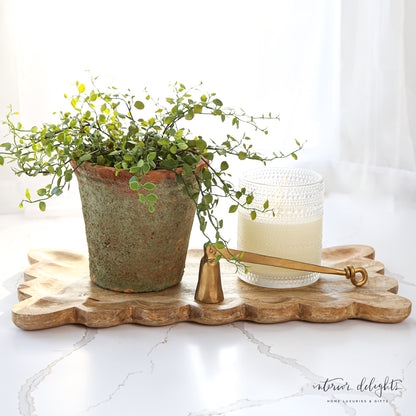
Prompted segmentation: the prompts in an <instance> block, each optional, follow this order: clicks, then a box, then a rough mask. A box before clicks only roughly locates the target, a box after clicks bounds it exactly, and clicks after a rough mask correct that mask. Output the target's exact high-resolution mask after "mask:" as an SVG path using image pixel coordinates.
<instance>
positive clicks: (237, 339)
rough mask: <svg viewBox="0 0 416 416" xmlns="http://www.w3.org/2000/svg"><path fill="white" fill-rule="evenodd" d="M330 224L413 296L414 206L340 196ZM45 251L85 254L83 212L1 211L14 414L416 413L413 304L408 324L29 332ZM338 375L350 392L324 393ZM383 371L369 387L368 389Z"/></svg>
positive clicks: (334, 197)
mask: <svg viewBox="0 0 416 416" xmlns="http://www.w3.org/2000/svg"><path fill="white" fill-rule="evenodd" d="M324 218H325V220H324V246H326V247H328V246H333V245H341V244H368V245H371V246H373V247H374V248H375V250H376V258H377V259H378V260H380V261H382V262H384V263H385V265H386V274H387V275H389V276H392V277H395V278H397V279H398V280H399V294H400V295H402V296H404V297H407V298H408V299H410V300H411V301H412V302H413V304H414V303H415V301H416V277H415V273H414V270H413V264H414V256H415V248H414V241H415V238H414V237H415V235H416V203H412V202H411V201H410V202H408V203H404V202H400V201H397V200H395V199H394V197H392V196H391V197H385V196H383V195H380V196H379V198H371V199H370V198H365V197H364V198H351V197H350V196H349V195H347V194H330V195H328V197H327V199H326V206H325V217H324ZM44 247H55V248H58V247H59V248H68V249H85V237H84V230H83V223H82V218H81V217H79V216H78V217H68V218H58V219H57V218H50V217H48V218H42V217H36V218H28V217H25V216H24V215H18V214H16V215H2V216H0V248H1V249H0V258H1V264H2V269H1V273H0V281H1V286H0V299H1V300H0V302H1V308H0V320H1V325H0V331H1V344H0V351H1V354H0V368H1V373H0V381H1V389H0V403H1V405H0V406H1V414H2V415H5V416H15V415H23V416H35V415H36V416H57V415H59V416H67V415H68V416H77V415H79V416H95V415H99V416H107V415H108V416H110V415H111V416H113V415H123V416H133V415H134V416H137V415H146V416H150V415H169V416H176V415H178V416H179V415H181V416H182V415H183V416H208V415H213V416H215V415H232V416H251V415H253V416H254V415H255V416H261V415H306V414H307V415H320V416H322V415H331V416H336V415H369V416H370V415H377V416H384V415H385V416H387V415H401V416H412V415H413V414H415V413H414V412H415V410H414V409H415V408H416V396H415V394H414V392H415V389H416V348H415V346H416V326H415V312H414V311H413V312H412V314H411V316H410V317H409V318H407V319H406V320H405V321H403V322H402V323H399V324H380V323H373V322H365V321H360V320H349V321H344V322H339V323H333V324H316V323H307V322H288V323H281V324H267V325H260V324H254V323H247V322H238V323H235V324H230V325H222V326H217V327H213V326H203V325H198V324H193V323H181V324H176V325H171V326H166V327H159V328H150V327H143V326H138V325H122V326H118V327H113V328H108V329H98V330H97V329H88V328H85V327H82V326H76V325H68V326H64V327H60V328H54V329H48V330H41V331H23V330H21V329H19V328H17V327H16V326H14V324H13V323H12V321H11V316H10V311H11V308H12V306H13V305H14V304H15V303H17V296H16V288H17V286H18V284H19V283H20V282H21V281H22V279H23V277H22V271H23V269H24V268H25V266H26V265H27V260H26V253H27V251H28V250H29V249H32V248H44ZM333 378H340V379H343V381H342V383H341V381H340V380H338V384H337V385H340V384H342V385H344V389H343V390H341V391H333V390H332V389H329V390H328V391H323V390H322V389H321V390H319V389H318V388H317V385H318V384H320V386H321V387H330V384H329V383H327V384H326V386H325V385H324V382H325V380H327V379H333ZM364 378H365V380H363V379H364ZM372 378H374V380H373V382H372V384H371V387H372V390H373V391H372V392H369V391H368V390H365V385H367V386H368V385H369V384H370V383H371V379H372ZM347 383H348V384H347ZM348 386H349V388H350V390H349V391H347V390H346V389H347V387H348ZM360 390H363V391H360Z"/></svg>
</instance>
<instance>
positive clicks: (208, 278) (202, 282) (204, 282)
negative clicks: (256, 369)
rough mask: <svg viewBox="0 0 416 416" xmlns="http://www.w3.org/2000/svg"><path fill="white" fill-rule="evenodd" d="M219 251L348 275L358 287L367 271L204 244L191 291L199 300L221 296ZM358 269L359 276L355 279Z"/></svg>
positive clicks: (251, 259) (228, 255)
mask: <svg viewBox="0 0 416 416" xmlns="http://www.w3.org/2000/svg"><path fill="white" fill-rule="evenodd" d="M219 254H221V255H222V256H223V257H224V258H226V259H232V258H239V260H243V259H244V262H245V263H254V264H261V265H265V266H275V267H282V268H285V269H292V270H302V271H307V272H316V273H325V274H335V275H338V276H345V277H346V278H347V279H350V281H351V283H352V284H353V285H354V286H357V287H361V286H363V285H364V284H365V283H366V282H367V280H368V273H367V271H366V270H365V269H364V268H362V267H353V266H347V267H345V269H344V270H341V269H334V268H332V267H326V266H320V265H317V264H309V263H303V262H300V261H295V260H289V259H282V258H279V257H271V256H265V255H262V254H256V253H250V252H247V251H240V250H233V249H227V248H224V249H217V248H215V247H214V246H213V245H208V246H204V256H203V257H202V259H201V263H200V266H199V276H198V285H197V287H196V291H195V300H196V301H198V302H202V303H220V302H222V301H223V300H224V293H223V291H222V285H221V271H220V263H219V261H216V258H217V256H218V255H219ZM357 273H360V274H361V276H362V279H361V280H357V279H356V274H357Z"/></svg>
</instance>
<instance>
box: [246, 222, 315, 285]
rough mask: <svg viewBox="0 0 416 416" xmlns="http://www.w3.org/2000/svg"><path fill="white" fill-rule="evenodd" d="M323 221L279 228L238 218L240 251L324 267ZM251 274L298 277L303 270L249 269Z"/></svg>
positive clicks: (274, 225)
mask: <svg viewBox="0 0 416 416" xmlns="http://www.w3.org/2000/svg"><path fill="white" fill-rule="evenodd" d="M321 236H322V218H318V219H317V220H314V221H309V222H303V223H299V224H296V223H294V224H279V223H277V222H276V223H270V222H263V221H262V220H261V219H259V220H255V221H253V220H252V219H251V218H250V217H249V216H247V215H243V214H240V215H239V217H238V248H239V250H243V251H250V252H254V253H259V254H264V255H266V256H273V257H281V258H285V259H291V260H298V261H303V262H305V263H313V264H320V263H321V250H322V237H321ZM247 266H249V271H250V273H255V274H258V275H261V276H273V277H298V276H302V275H304V274H305V272H303V271H299V270H289V269H282V268H280V267H272V266H263V265H258V264H256V265H254V264H253V265H249V264H247Z"/></svg>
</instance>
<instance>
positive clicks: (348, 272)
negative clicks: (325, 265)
mask: <svg viewBox="0 0 416 416" xmlns="http://www.w3.org/2000/svg"><path fill="white" fill-rule="evenodd" d="M344 271H345V277H346V278H347V279H350V280H351V283H352V284H353V285H354V286H357V287H361V286H363V285H365V284H366V282H367V280H368V273H367V270H366V269H364V268H362V267H357V268H355V267H353V266H347V267H346V268H345V269H344ZM357 273H361V277H362V278H361V280H357V279H356V277H355V275H356V274H357Z"/></svg>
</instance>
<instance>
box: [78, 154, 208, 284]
mask: <svg viewBox="0 0 416 416" xmlns="http://www.w3.org/2000/svg"><path fill="white" fill-rule="evenodd" d="M71 164H72V166H73V167H74V169H75V173H76V176H77V179H78V184H79V193H80V196H81V202H82V211H83V215H84V222H85V230H86V235H87V242H88V253H89V269H90V278H91V280H92V281H93V282H94V283H95V284H97V285H98V286H100V287H102V288H105V289H110V290H114V291H118V292H153V291H159V290H162V289H166V288H168V287H170V286H174V285H176V284H178V283H179V282H180V281H181V279H182V275H183V272H184V268H185V261H186V254H187V250H188V243H189V237H190V233H191V229H192V223H193V219H194V215H195V203H194V202H193V201H192V200H191V199H190V198H189V197H188V196H187V195H186V194H185V193H184V192H183V185H181V184H179V183H178V182H177V180H176V176H175V173H174V172H172V171H169V170H164V169H161V170H152V171H149V172H148V173H147V174H146V176H145V182H152V183H154V184H155V185H156V188H155V189H154V191H152V192H154V193H156V194H157V196H158V200H157V202H156V204H155V212H154V213H150V212H149V210H148V208H147V206H146V205H145V204H143V203H141V202H140V201H139V197H138V193H137V191H133V190H131V189H130V186H129V180H130V178H131V177H132V175H131V174H130V173H129V172H127V171H121V172H119V173H118V175H116V170H115V169H114V168H111V167H106V166H100V165H94V166H93V165H92V164H91V163H85V164H83V165H82V166H79V167H76V163H75V162H71ZM202 166H203V163H202V164H200V165H199V166H198V167H199V168H202Z"/></svg>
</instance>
